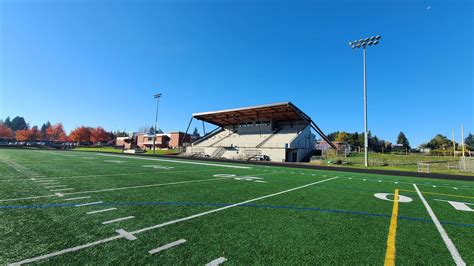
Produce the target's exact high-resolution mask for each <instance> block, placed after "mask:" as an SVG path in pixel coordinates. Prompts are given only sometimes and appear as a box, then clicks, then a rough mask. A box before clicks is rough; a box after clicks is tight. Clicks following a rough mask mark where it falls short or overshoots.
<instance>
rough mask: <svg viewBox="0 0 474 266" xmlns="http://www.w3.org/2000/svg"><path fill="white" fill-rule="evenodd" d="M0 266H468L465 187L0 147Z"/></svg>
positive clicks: (472, 193) (471, 211)
mask: <svg viewBox="0 0 474 266" xmlns="http://www.w3.org/2000/svg"><path fill="white" fill-rule="evenodd" d="M0 187H1V189H0V232H1V236H2V237H1V241H0V264H2V265H3V264H25V263H46V264H51V265H58V264H95V265H101V264H166V265H171V264H173V265H175V264H192V265H206V264H210V265H218V264H221V263H222V264H233V265H237V264H238V265H248V264H379V265H381V264H384V263H385V264H387V265H394V264H438V265H439V264H444V265H446V264H448V265H449V264H451V265H452V264H459V265H462V264H463V263H466V264H474V182H468V181H457V180H441V179H426V178H415V177H401V176H389V175H375V174H363V173H350V172H337V171H321V170H313V169H298V168H289V167H273V166H271V167H270V166H264V165H249V164H237V163H231V162H229V163H221V162H208V161H191V160H182V159H178V158H176V159H169V158H151V157H145V156H125V155H120V154H100V153H92V152H61V151H33V150H14V149H3V150H0Z"/></svg>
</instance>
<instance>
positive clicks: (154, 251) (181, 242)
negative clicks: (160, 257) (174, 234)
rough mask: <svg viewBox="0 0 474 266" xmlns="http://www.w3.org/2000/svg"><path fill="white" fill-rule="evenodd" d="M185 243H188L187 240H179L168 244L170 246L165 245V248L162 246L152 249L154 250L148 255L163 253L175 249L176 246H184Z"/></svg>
mask: <svg viewBox="0 0 474 266" xmlns="http://www.w3.org/2000/svg"><path fill="white" fill-rule="evenodd" d="M184 242H186V239H180V240H177V241H174V242H171V243H168V244H166V245H164V246H161V247H158V248H155V249H152V250H150V251H148V253H150V254H155V253H158V252H160V251H163V250H166V249H169V248H172V247H175V246H177V245H180V244H183V243H184Z"/></svg>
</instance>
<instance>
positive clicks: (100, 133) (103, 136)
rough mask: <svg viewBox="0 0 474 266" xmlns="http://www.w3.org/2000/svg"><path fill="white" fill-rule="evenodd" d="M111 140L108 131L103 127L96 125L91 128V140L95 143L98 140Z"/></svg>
mask: <svg viewBox="0 0 474 266" xmlns="http://www.w3.org/2000/svg"><path fill="white" fill-rule="evenodd" d="M108 140H109V136H108V134H107V131H105V130H104V129H103V128H102V127H96V128H93V129H91V141H92V142H94V143H97V142H106V141H108Z"/></svg>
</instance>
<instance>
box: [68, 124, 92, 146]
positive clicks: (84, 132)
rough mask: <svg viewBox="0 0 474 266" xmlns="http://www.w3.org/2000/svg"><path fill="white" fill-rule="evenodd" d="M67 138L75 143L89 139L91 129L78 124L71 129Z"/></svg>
mask: <svg viewBox="0 0 474 266" xmlns="http://www.w3.org/2000/svg"><path fill="white" fill-rule="evenodd" d="M69 139H70V140H71V141H74V142H77V143H80V142H88V141H91V129H90V128H88V127H85V126H80V127H78V128H76V129H74V130H73V131H71V134H69Z"/></svg>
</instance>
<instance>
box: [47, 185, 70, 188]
mask: <svg viewBox="0 0 474 266" xmlns="http://www.w3.org/2000/svg"><path fill="white" fill-rule="evenodd" d="M55 187H67V185H56V186H48V187H44V188H55Z"/></svg>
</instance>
